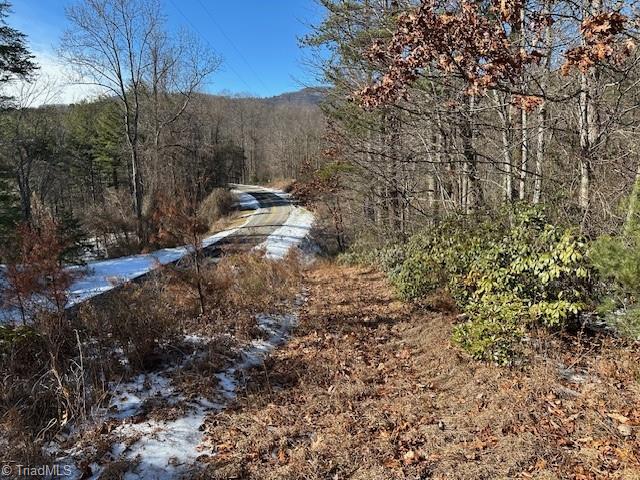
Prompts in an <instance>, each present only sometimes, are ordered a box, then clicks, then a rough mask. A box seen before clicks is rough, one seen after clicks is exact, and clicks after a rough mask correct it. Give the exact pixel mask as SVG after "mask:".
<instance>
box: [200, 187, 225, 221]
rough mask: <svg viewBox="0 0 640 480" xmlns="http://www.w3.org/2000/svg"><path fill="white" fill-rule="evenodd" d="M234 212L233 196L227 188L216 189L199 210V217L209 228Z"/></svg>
mask: <svg viewBox="0 0 640 480" xmlns="http://www.w3.org/2000/svg"><path fill="white" fill-rule="evenodd" d="M232 210H233V196H232V195H231V192H230V191H229V190H227V189H226V188H214V189H213V191H212V192H211V193H210V194H209V195H208V196H207V197H206V198H205V199H204V200H203V201H202V203H201V204H200V207H199V208H198V216H199V217H200V218H201V219H202V221H203V222H204V223H206V224H207V225H208V226H209V228H211V227H212V226H213V224H214V223H215V222H217V221H218V220H220V219H221V218H222V217H224V216H226V215H228V214H229V213H231V211H232Z"/></svg>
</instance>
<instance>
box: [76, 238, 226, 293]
mask: <svg viewBox="0 0 640 480" xmlns="http://www.w3.org/2000/svg"><path fill="white" fill-rule="evenodd" d="M238 229H239V228H232V229H229V230H224V231H222V232H219V233H216V234H215V235H211V236H210V237H207V238H205V239H204V240H203V242H202V245H203V246H204V247H205V248H206V247H209V246H211V245H213V244H215V243H216V242H219V241H220V240H222V239H223V238H225V237H228V236H229V235H231V234H233V233H235V232H236V231H238ZM189 252H190V247H186V246H185V247H174V248H164V249H162V250H157V251H155V252H153V253H147V254H139V255H131V256H128V257H119V258H114V259H111V260H102V261H99V262H91V263H90V264H88V265H87V266H86V267H71V269H72V270H77V271H78V272H79V273H82V277H81V278H79V279H78V280H76V281H75V282H73V284H72V285H71V287H70V288H69V306H73V305H75V304H77V303H81V302H84V301H85V300H87V299H89V298H91V297H95V296H96V295H100V294H101V293H104V292H106V291H108V290H111V289H112V288H114V287H115V286H118V285H121V284H123V283H126V282H130V281H131V280H135V279H136V278H138V277H140V276H142V275H145V274H147V273H149V272H150V271H151V270H154V269H155V268H157V267H158V266H161V265H167V264H170V263H174V262H177V261H178V260H180V259H181V258H182V257H184V256H186V255H187V254H189Z"/></svg>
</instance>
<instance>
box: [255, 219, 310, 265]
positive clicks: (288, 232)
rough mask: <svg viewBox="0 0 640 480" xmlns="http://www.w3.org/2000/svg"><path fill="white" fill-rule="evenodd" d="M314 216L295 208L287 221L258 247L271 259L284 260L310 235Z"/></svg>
mask: <svg viewBox="0 0 640 480" xmlns="http://www.w3.org/2000/svg"><path fill="white" fill-rule="evenodd" d="M313 220H314V219H313V215H312V214H311V212H309V211H308V210H307V209H305V208H301V207H293V209H292V211H291V213H290V214H289V218H287V221H286V222H285V223H284V224H283V225H282V226H281V227H280V228H278V229H277V230H275V231H274V232H273V233H272V234H271V235H269V237H268V238H267V239H266V240H265V241H264V242H263V243H262V244H260V245H259V246H258V248H262V249H264V250H265V252H266V255H267V256H268V257H269V258H273V259H280V258H284V256H285V255H286V254H287V252H288V251H289V249H291V248H293V247H297V246H299V245H300V244H301V243H302V242H303V241H304V240H305V239H306V238H307V236H308V235H309V232H310V230H311V227H312V226H313Z"/></svg>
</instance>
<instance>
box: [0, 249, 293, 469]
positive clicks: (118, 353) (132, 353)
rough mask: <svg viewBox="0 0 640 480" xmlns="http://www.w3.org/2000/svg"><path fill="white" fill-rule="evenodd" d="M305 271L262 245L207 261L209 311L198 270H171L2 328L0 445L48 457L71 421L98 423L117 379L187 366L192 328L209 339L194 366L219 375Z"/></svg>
mask: <svg viewBox="0 0 640 480" xmlns="http://www.w3.org/2000/svg"><path fill="white" fill-rule="evenodd" d="M300 270H301V267H300V262H299V259H298V257H297V255H296V254H295V253H292V254H290V255H289V256H288V257H286V258H285V259H284V260H282V261H272V260H269V259H268V258H266V257H265V255H264V254H263V252H250V253H244V254H237V255H232V256H228V257H223V258H221V259H220V261H219V262H218V263H217V264H216V263H214V262H212V261H207V262H205V263H204V264H203V266H202V271H201V277H202V280H203V282H202V285H203V287H204V294H205V300H206V302H205V306H206V309H205V312H204V314H202V313H200V309H199V296H198V294H197V292H196V291H195V284H196V282H195V280H194V278H193V277H194V276H195V273H194V272H193V271H192V269H188V268H187V269H185V268H178V267H166V268H162V269H160V270H158V271H157V272H155V273H152V274H150V275H149V276H148V277H147V278H145V279H144V281H141V282H134V283H130V284H126V285H123V286H122V287H119V288H117V289H114V290H112V291H110V292H108V293H107V294H104V295H102V296H101V297H98V298H97V299H95V300H94V301H92V302H90V303H86V304H83V305H82V306H80V307H79V308H78V309H77V310H76V311H74V312H69V311H62V312H61V313H60V314H55V315H53V314H49V313H46V312H40V313H39V314H38V315H36V316H34V317H33V318H32V319H31V320H30V321H29V322H28V324H27V325H25V326H19V327H18V326H1V327H0V382H1V385H0V448H3V441H4V442H6V443H7V444H10V445H11V449H9V450H7V451H6V459H8V460H11V461H16V462H19V463H23V464H25V465H26V464H31V465H33V464H44V463H45V462H44V461H35V459H36V458H37V457H38V455H41V452H42V446H43V445H44V443H45V442H46V441H47V440H49V439H51V438H53V437H54V436H56V435H57V434H58V433H60V432H64V431H65V430H66V428H67V427H68V426H70V425H74V426H78V425H82V424H84V423H87V422H88V423H91V421H92V419H93V416H94V415H95V413H96V411H98V409H99V408H100V407H104V406H106V405H107V404H108V402H109V400H110V394H109V391H110V390H111V385H113V384H114V383H119V382H121V381H123V380H126V379H128V378H131V377H133V376H134V375H137V374H138V373H141V372H148V371H152V370H158V369H161V368H164V367H165V366H167V365H170V364H179V363H180V359H181V358H182V357H184V355H186V351H187V347H186V346H185V345H186V344H185V338H186V336H187V335H192V336H193V335H195V336H202V337H203V338H206V339H207V341H206V342H205V344H203V345H202V347H201V348H202V349H203V355H201V356H200V357H201V358H200V357H199V360H198V362H197V363H196V364H194V365H195V366H196V367H197V368H199V369H201V370H200V375H202V372H204V374H205V375H206V376H207V378H208V379H213V378H215V375H214V373H215V371H216V370H219V369H222V368H226V365H225V363H224V362H225V359H226V361H230V359H231V358H232V357H233V355H234V354H235V352H236V351H237V347H238V346H239V345H242V343H243V342H246V341H247V340H248V339H250V338H252V337H255V334H256V332H257V330H258V329H257V328H256V315H257V314H258V313H277V312H282V311H284V309H285V308H286V307H287V305H288V304H290V302H291V300H292V299H293V298H294V296H295V295H297V294H298V293H299V288H300V277H301V272H300ZM190 348H192V349H193V345H191V347H190ZM204 350H206V351H204ZM194 365H191V367H190V368H191V369H193V368H194ZM198 373H199V372H196V371H190V372H189V373H188V375H191V376H196V377H197V376H198ZM192 383H193V382H192ZM177 384H178V385H179V388H182V383H181V382H178V383H177ZM184 388H189V384H188V382H186V383H184Z"/></svg>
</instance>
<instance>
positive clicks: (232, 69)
mask: <svg viewBox="0 0 640 480" xmlns="http://www.w3.org/2000/svg"><path fill="white" fill-rule="evenodd" d="M169 3H171V5H173V8H175V9H176V10H177V12H178V13H179V14H180V15H182V18H184V19H185V21H186V22H187V23H188V24H189V25H190V26H191V28H193V30H194V31H195V32H196V33H197V34H198V35H200V37H201V38H202V39H203V40H204V41H205V42H206V43H207V45H209V48H211V49H212V50H214V51H215V48H214V47H213V45H211V42H209V40H208V39H207V37H205V36H204V35H203V34H202V32H201V31H200V30H199V29H198V28H197V27H196V26H195V25H194V24H193V23H192V22H191V20H189V18H187V16H186V15H185V14H184V13H183V12H182V10H180V8H179V7H178V6H177V5H176V4H175V3H174V1H173V0H169ZM227 66H228V67H229V69H230V70H231V72H232V73H233V74H234V75H235V76H236V77H238V80H240V81H241V82H242V83H243V84H244V86H245V87H246V88H247V92H249V93H251V87H250V86H249V84H248V83H247V82H246V81H245V79H244V78H243V77H242V75H240V73H238V71H237V70H236V69H235V68H233V66H232V65H231V64H230V63H227Z"/></svg>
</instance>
